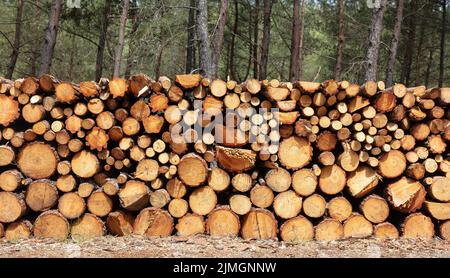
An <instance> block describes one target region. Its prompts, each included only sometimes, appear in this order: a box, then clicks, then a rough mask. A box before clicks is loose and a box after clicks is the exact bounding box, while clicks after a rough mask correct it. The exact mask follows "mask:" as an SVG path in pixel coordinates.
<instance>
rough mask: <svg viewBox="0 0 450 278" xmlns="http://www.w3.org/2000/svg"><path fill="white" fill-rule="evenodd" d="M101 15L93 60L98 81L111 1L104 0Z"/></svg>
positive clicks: (100, 75) (101, 70) (101, 67)
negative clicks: (95, 55) (95, 54)
mask: <svg viewBox="0 0 450 278" xmlns="http://www.w3.org/2000/svg"><path fill="white" fill-rule="evenodd" d="M104 5H105V6H104V8H103V16H102V26H101V30H100V35H99V36H98V46H97V60H96V62H95V80H96V81H99V80H100V78H101V77H102V73H103V54H104V53H105V45H106V34H107V32H108V25H109V19H108V17H109V11H110V7H111V1H109V0H105V3H104Z"/></svg>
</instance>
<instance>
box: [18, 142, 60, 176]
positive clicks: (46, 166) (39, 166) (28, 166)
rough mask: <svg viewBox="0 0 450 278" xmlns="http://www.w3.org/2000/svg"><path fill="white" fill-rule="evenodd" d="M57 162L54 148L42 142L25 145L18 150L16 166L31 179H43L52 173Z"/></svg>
mask: <svg viewBox="0 0 450 278" xmlns="http://www.w3.org/2000/svg"><path fill="white" fill-rule="evenodd" d="M57 164H58V157H57V154H56V152H55V150H54V149H53V148H52V147H51V146H50V145H47V144H45V143H42V142H35V143H30V144H28V145H26V146H25V147H24V148H22V149H21V150H20V152H19V155H18V158H17V166H18V167H19V169H20V171H21V172H22V173H23V174H25V175H26V176H27V177H29V178H32V179H44V178H48V177H50V176H51V175H53V174H54V173H55V171H56V166H57Z"/></svg>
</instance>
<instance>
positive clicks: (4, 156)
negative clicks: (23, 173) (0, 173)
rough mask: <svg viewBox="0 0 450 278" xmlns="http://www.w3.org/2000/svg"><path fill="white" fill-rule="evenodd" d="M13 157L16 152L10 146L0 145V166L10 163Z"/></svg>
mask: <svg viewBox="0 0 450 278" xmlns="http://www.w3.org/2000/svg"><path fill="white" fill-rule="evenodd" d="M15 158H16V154H15V152H14V150H13V149H12V148H11V147H9V146H5V145H3V146H0V166H7V165H10V164H11V163H12V162H13V161H14V159H15ZM55 168H56V165H55Z"/></svg>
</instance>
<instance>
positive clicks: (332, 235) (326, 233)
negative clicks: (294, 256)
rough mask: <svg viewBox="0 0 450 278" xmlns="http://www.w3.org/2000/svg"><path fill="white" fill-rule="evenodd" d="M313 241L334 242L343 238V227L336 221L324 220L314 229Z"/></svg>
mask: <svg viewBox="0 0 450 278" xmlns="http://www.w3.org/2000/svg"><path fill="white" fill-rule="evenodd" d="M314 230H315V239H316V240H318V241H335V240H340V239H342V238H343V237H344V226H342V224H341V222H339V221H338V220H336V219H332V218H326V219H324V220H322V222H320V223H319V224H318V225H317V226H316V227H315V229H314Z"/></svg>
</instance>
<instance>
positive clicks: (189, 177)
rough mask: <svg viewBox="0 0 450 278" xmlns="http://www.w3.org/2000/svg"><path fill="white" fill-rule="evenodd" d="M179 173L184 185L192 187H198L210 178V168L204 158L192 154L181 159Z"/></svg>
mask: <svg viewBox="0 0 450 278" xmlns="http://www.w3.org/2000/svg"><path fill="white" fill-rule="evenodd" d="M177 173H178V177H179V178H180V180H181V181H182V182H183V183H184V184H186V185H187V186H190V187H197V186H200V185H201V184H203V183H204V182H205V181H206V179H207V178H208V166H207V164H206V161H205V160H204V159H203V158H201V157H200V156H198V155H196V154H193V153H190V154H186V155H184V156H183V157H182V158H181V160H180V163H179V164H178V171H177Z"/></svg>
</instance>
